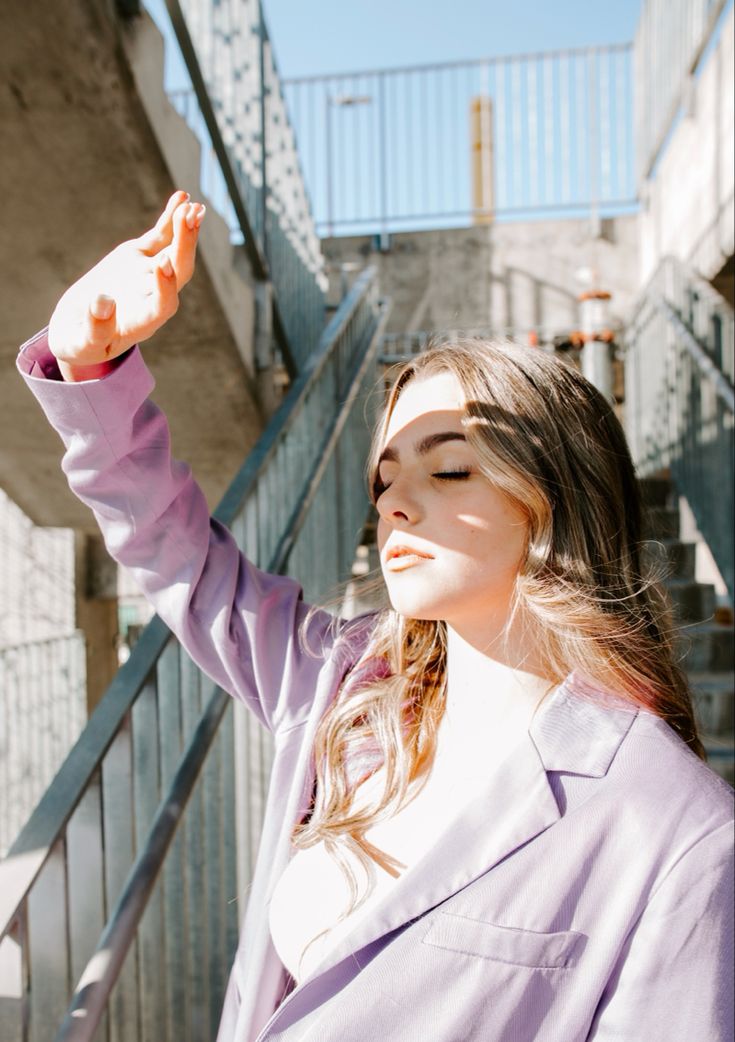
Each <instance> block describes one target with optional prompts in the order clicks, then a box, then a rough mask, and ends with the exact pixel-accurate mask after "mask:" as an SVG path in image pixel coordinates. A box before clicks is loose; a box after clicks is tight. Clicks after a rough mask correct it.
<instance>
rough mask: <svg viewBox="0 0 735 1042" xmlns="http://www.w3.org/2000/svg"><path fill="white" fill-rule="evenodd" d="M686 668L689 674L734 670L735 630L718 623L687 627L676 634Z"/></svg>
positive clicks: (702, 623) (703, 623)
mask: <svg viewBox="0 0 735 1042" xmlns="http://www.w3.org/2000/svg"><path fill="white" fill-rule="evenodd" d="M676 639H677V645H678V649H679V653H680V654H681V656H682V660H683V665H684V668H685V669H686V670H687V672H689V673H718V672H720V673H721V672H723V671H724V670H732V669H735V630H734V629H733V627H732V626H727V625H724V626H723V625H721V624H720V623H718V622H700V623H697V624H696V625H694V626H685V627H683V628H682V629H681V630H680V631H679V633H678V634H677V638H676Z"/></svg>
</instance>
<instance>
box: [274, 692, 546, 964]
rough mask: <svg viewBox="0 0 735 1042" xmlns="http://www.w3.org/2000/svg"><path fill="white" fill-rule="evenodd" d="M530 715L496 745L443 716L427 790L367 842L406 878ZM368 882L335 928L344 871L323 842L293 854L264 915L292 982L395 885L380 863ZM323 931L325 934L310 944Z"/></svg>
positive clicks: (376, 778)
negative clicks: (393, 861) (397, 864)
mask: <svg viewBox="0 0 735 1042" xmlns="http://www.w3.org/2000/svg"><path fill="white" fill-rule="evenodd" d="M532 715H533V707H531V706H522V707H520V712H519V714H518V716H517V718H516V720H514V721H513V726H512V727H511V728H509V729H506V728H505V727H504V728H503V735H502V736H500V735H497V733H496V735H495V739H494V740H492V739H490V740H489V739H488V737H487V735H488V732H487V730H486V728H484V727H482V726H479V727H477V726H476V727H475V728H474V729H471V728H470V727H469V726H468V720H469V718H465V721H464V722H463V721H462V719H453V718H452V716H451V714H449V713H448V712H447V713H445V715H444V717H443V718H442V721H441V725H440V728H439V735H438V741H437V751H436V757H435V760H434V764H433V766H432V769H431V773H430V775H429V778H428V780H427V782H426V785H425V786H424V788H423V789H422V790H421V792H420V793H419V794H418V795H417V796H416V797H415V798H414V799H413V800H411V802H409V803H408V804H406V805H404V806H403V807H402V808H400V809H399V810H398V812H397V813H396V814H394V815H393V817H391V818H389V819H388V820H387V821H383V822H379V823H378V824H377V825H375V826H374V827H373V828H372V829H370V830H369V831H368V832H367V833H366V839H368V840H369V842H370V843H373V844H374V845H375V846H377V847H378V848H379V849H380V850H382V851H385V852H386V853H388V854H390V855H392V856H393V857H396V858H397V859H398V860H399V861H400V862H402V863H403V864H404V865H405V866H406V868H405V869H400V871H401V874H404V873H405V872H410V871H411V868H412V867H413V866H414V865H415V864H417V862H418V861H419V860H421V858H423V856H424V855H425V854H426V853H427V852H428V851H429V850H430V849H431V847H432V846H433V845H434V844H435V843H436V842H437V840H438V839H439V838H440V836H441V835H442V833H443V832H445V831H446V829H447V828H448V827H449V825H450V824H451V822H452V820H453V819H454V818H456V817H457V816H458V815H459V814H460V813H461V812H462V810H463V809H464V807H465V806H466V804H467V803H469V801H470V800H471V799H472V798H473V797H474V796H476V795H477V793H478V791H479V790H480V789H481V788H484V787H485V786H487V784H488V781H489V780H490V779H491V777H492V775H493V774H494V773H495V771H497V769H498V768H499V766H500V764H501V763H502V761H503V760H505V759H506V758H507V756H509V755H510V754H511V752H512V751H513V749H514V748H515V746H516V745H517V744H518V743H519V742H520V741H521V740H522V739H523V738H525V733H524V732H527V730H528V725H529V724H530V720H531V716H532ZM519 724H520V725H521V726H519ZM383 779H384V776H383V772H382V770H381V771H378V772H377V773H376V774H375V775H373V777H371V778H369V779H368V780H367V781H366V782H364V783H363V784H362V785H361V786H360V788H359V789H358V791H357V794H356V797H355V799H356V802H357V804H358V805H359V806H362V805H363V801H366V798H367V797H368V796H370V795H371V794H375V793H376V792H381V791H382V787H383ZM350 864H351V865H352V867H353V869H354V872H355V876H356V879H357V884H358V888H359V896H360V897H361V896H362V895H363V894H364V893H365V890H366V889H367V887H368V881H367V878H366V873H365V870H364V869H363V867H362V865H361V864H360V862H359V861H358V860H357V859H356V858H354V857H352V856H351V857H350ZM373 876H374V880H375V885H374V888H373V889H372V892H371V893H370V894H369V896H368V898H367V899H366V901H365V903H364V904H363V905H361V907H360V908H358V909H357V910H356V911H354V912H352V913H351V914H350V915H349V916H348V917H347V919H345V920H343V921H341V922H338V920H339V916H340V914H341V913H342V912H344V911H345V910H346V909H347V907H348V906H349V901H350V891H349V886H348V883H347V880H346V878H345V876H344V874H343V872H342V870H341V868H340V867H339V865H338V864H337V862H336V861H335V860H334V859H333V858H332V857H331V856H330V855H329V854H328V852H327V851H326V849H325V847H324V844H323V843H318V844H316V845H315V846H313V847H309V848H308V849H306V850H298V851H296V853H295V854H294V856H293V857H292V859H291V861H290V862H289V864H288V865H287V866H286V869H285V871H284V873H283V875H282V876H281V878H280V879H279V881H278V883H277V884H276V887H275V889H274V891H273V894H272V899H271V904H270V909H269V917H270V929H271V937H272V940H273V944H274V947H275V949H276V951H277V952H278V955H279V957H280V959H281V961H282V962H283V964H284V966H285V967H286V969H287V970H288V971H289V973H290V974H291V976H292V977H293V978H294V980H295V981H296V983H297V984H298V983H300V982H301V981H302V980H303V979H304V978H305V977H307V976H309V974H310V973H311V971H312V970H313V969H315V967H316V966H317V965H318V963H319V962H321V960H322V959H323V958H324V957H325V956H326V955H327V954H328V952H329V951H330V950H331V949H332V948H333V947H335V946H336V945H337V943H339V942H340V941H341V940H342V939H343V937H345V936H346V935H347V934H348V933H350V932H351V931H352V929H353V928H354V927H355V925H356V924H357V923H358V922H359V921H360V920H361V919H362V918H363V917H365V916H369V915H370V914H371V912H372V911H373V909H374V908H375V906H376V905H377V904H378V903H379V902H380V901H382V899H383V898H384V897H385V895H386V894H387V893H388V892H389V891H390V889H391V888H392V886H393V885H394V884H395V882H396V880H395V879H394V877H393V876H391V875H390V874H389V873H388V872H386V871H385V870H384V869H383V868H381V867H380V866H379V865H377V864H376V865H374V867H373ZM322 931H327V932H326V933H324V934H323V935H322V936H321V937H319V939H318V940H316V941H315V942H314V943H313V944H311V945H310V944H309V942H310V941H311V940H312V938H315V937H317V935H318V934H320V933H321V932H322Z"/></svg>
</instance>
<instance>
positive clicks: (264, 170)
mask: <svg viewBox="0 0 735 1042" xmlns="http://www.w3.org/2000/svg"><path fill="white" fill-rule="evenodd" d="M265 40H266V27H265V19H264V17H263V4H262V0H258V53H259V57H260V61H259V64H260V176H261V182H260V224H261V227H260V242H261V247H262V250H263V254H264V255H265V258H266V260H267V261H268V262H269V264H268V268H269V270H270V268H271V265H270V257H269V253H268V248H269V243H268V164H267V153H268V147H267V146H268V134H267V129H266V128H267V121H268V107H267V105H266V100H265V96H266V90H267V85H266V80H267V76H266V71H265Z"/></svg>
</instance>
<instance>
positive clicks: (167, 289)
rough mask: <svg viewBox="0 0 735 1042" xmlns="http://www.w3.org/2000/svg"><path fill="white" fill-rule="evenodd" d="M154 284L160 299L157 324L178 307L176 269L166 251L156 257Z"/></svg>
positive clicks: (172, 313) (168, 316)
mask: <svg viewBox="0 0 735 1042" xmlns="http://www.w3.org/2000/svg"><path fill="white" fill-rule="evenodd" d="M155 275H156V284H157V286H158V294H159V299H160V309H159V316H158V318H159V320H160V321H159V324H161V323H162V322H165V321H166V320H167V319H169V318H171V316H172V315H175V314H176V312H177V311H178V308H179V288H178V280H177V278H176V271H175V270H174V265H173V264H172V262H171V258H170V257H169V255H168V252H164V253H160V254H159V255H158V257H156V267H155Z"/></svg>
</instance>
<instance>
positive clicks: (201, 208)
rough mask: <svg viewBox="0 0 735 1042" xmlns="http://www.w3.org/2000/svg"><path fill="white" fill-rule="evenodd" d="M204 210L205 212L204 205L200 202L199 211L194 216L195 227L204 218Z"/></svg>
mask: <svg viewBox="0 0 735 1042" xmlns="http://www.w3.org/2000/svg"><path fill="white" fill-rule="evenodd" d="M206 212H207V208H206V206H204V204H203V203H200V204H199V212H198V213H197V215H196V217H195V218H194V223H195V225H196V226H197V228H198V227H199V225H200V224H201V223H202V221H203V220H204V215H205V214H206Z"/></svg>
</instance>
